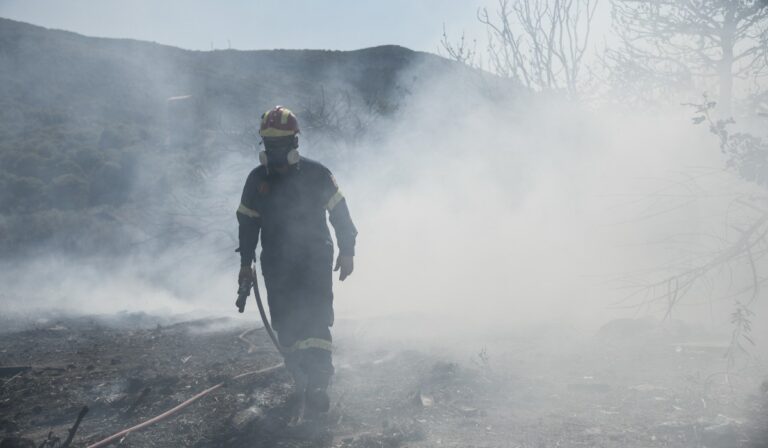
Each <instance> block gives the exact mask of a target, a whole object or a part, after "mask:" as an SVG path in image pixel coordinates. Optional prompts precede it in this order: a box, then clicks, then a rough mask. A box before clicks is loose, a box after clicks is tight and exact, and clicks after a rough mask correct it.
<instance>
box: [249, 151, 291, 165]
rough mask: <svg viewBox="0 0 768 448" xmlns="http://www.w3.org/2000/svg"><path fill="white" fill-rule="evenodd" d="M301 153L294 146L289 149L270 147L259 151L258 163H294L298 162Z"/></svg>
mask: <svg viewBox="0 0 768 448" xmlns="http://www.w3.org/2000/svg"><path fill="white" fill-rule="evenodd" d="M300 158H301V155H300V154H299V150H298V149H296V148H293V149H289V150H280V149H270V150H266V151H259V163H261V164H262V165H272V166H275V165H295V164H297V163H299V159H300Z"/></svg>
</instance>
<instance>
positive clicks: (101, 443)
mask: <svg viewBox="0 0 768 448" xmlns="http://www.w3.org/2000/svg"><path fill="white" fill-rule="evenodd" d="M281 367H283V363H280V364H278V365H275V366H272V367H267V368H266V369H261V370H254V371H251V372H245V373H241V374H240V375H237V376H234V377H232V379H231V380H238V379H240V378H244V377H246V376H251V375H260V374H263V373H270V372H274V371H276V370H277V369H279V368H281ZM231 380H230V381H231ZM223 386H224V382H221V383H219V384H217V385H215V386H212V387H209V388H208V389H205V390H204V391H202V392H200V393H199V394H197V395H195V396H194V397H192V398H190V399H188V400H187V401H185V402H183V403H181V404H179V405H177V406H176V407H174V408H171V409H169V410H167V411H165V412H163V413H162V414H160V415H158V416H156V417H153V418H151V419H149V420H146V421H144V422H143V423H139V424H138V425H136V426H132V427H130V428H128V429H124V430H122V431H120V432H118V433H116V434H113V435H111V436H109V437H107V438H106V439H104V440H100V441H98V442H96V443H94V444H91V445H88V446H87V447H86V448H100V447H103V446H107V445H109V444H110V443H112V442H114V441H116V440H118V439H120V438H121V437H123V436H126V435H128V433H131V432H134V431H139V430H142V429H144V428H146V427H148V426H150V425H153V424H155V423H157V422H159V421H162V420H165V419H166V418H168V417H170V416H172V415H173V414H176V413H177V412H179V411H181V410H182V409H184V408H186V407H187V406H189V405H190V404H192V403H194V402H195V401H197V400H199V399H201V398H203V397H204V396H206V395H208V394H209V393H211V392H213V391H215V390H216V389H219V388H221V387H223Z"/></svg>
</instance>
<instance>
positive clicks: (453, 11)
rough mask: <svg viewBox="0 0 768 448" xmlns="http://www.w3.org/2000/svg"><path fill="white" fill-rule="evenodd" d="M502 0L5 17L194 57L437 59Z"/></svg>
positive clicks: (195, 3)
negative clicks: (373, 51) (406, 52)
mask: <svg viewBox="0 0 768 448" xmlns="http://www.w3.org/2000/svg"><path fill="white" fill-rule="evenodd" d="M494 3H495V0H386V1H361V0H326V1H323V0H291V1H279V0H256V1H254V0H228V1H213V0H163V1H158V0H68V1H64V0H0V17H5V18H9V19H13V20H18V21H22V22H28V23H32V24H35V25H40V26H43V27H46V28H55V29H62V30H67V31H74V32H77V33H80V34H84V35H87V36H96V37H115V38H132V39H138V40H146V41H153V42H158V43H161V44H166V45H172V46H176V47H181V48H185V49H191V50H210V49H212V48H215V49H227V48H233V49H238V50H258V49H274V48H286V49H333V50H355V49H359V48H366V47H371V46H377V45H384V44H395V45H401V46H404V47H407V48H410V49H413V50H419V51H428V52H433V53H436V52H438V48H439V46H440V38H441V35H442V32H443V24H445V25H446V27H447V29H448V32H449V34H450V35H452V36H455V37H458V36H460V35H461V33H462V31H465V32H466V33H467V35H468V36H472V37H477V38H479V37H481V36H482V35H484V31H483V28H482V25H481V24H479V23H478V21H477V18H476V12H477V9H478V8H479V7H482V6H488V7H491V6H492V5H493V4H494Z"/></svg>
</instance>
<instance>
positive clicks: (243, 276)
mask: <svg viewBox="0 0 768 448" xmlns="http://www.w3.org/2000/svg"><path fill="white" fill-rule="evenodd" d="M246 280H248V281H250V282H253V269H252V268H251V267H250V266H240V273H239V274H238V275H237V284H238V286H239V285H242V284H243V282H244V281H246Z"/></svg>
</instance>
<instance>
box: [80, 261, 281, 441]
mask: <svg viewBox="0 0 768 448" xmlns="http://www.w3.org/2000/svg"><path fill="white" fill-rule="evenodd" d="M252 278H253V280H251V281H248V280H246V281H243V282H242V283H241V284H240V289H239V290H238V292H237V295H238V297H237V302H236V305H237V307H238V310H239V311H240V312H241V313H242V312H243V311H244V310H245V300H246V299H247V298H248V295H250V290H251V289H253V295H254V296H255V298H256V304H257V305H258V307H259V314H260V315H261V320H262V322H263V323H264V328H265V329H266V330H267V333H268V334H269V338H270V339H271V340H272V343H273V344H275V347H276V348H277V350H278V351H279V352H280V354H284V353H285V351H284V350H283V347H282V346H281V345H280V343H279V342H278V341H277V337H276V336H275V333H274V331H272V326H271V325H270V324H269V320H268V319H267V314H266V312H265V311H264V305H263V304H262V302H261V294H259V285H258V283H257V282H256V272H255V271H254V272H253V276H252ZM283 366H284V364H283V363H280V364H277V365H274V366H272V367H267V368H265V369H260V370H253V371H250V372H245V373H241V374H239V375H235V376H233V377H232V378H230V379H229V380H227V381H222V382H221V383H219V384H216V385H215V386H211V387H209V388H208V389H205V390H204V391H202V392H200V393H198V394H197V395H195V396H193V397H192V398H189V399H187V400H186V401H184V402H182V403H180V404H178V405H176V406H174V407H173V408H171V409H169V410H167V411H165V412H163V413H162V414H160V415H157V416H155V417H152V418H150V419H149V420H145V421H143V422H142V423H139V424H138V425H135V426H132V427H130V428H128V429H124V430H122V431H120V432H117V433H115V434H112V435H111V436H109V437H107V438H106V439H103V440H100V441H98V442H96V443H93V444H91V445H88V446H87V447H86V448H100V447H104V446H107V445H109V444H111V443H113V442H115V441H118V440H120V439H122V438H123V437H125V436H127V435H128V434H130V433H132V432H135V431H140V430H142V429H144V428H147V427H148V426H151V425H153V424H155V423H158V422H160V421H163V420H165V419H167V418H169V417H171V416H173V415H174V414H176V413H178V412H181V411H182V410H183V409H185V408H186V407H188V406H189V405H191V404H192V403H194V402H196V401H197V400H199V399H201V398H203V397H204V396H206V395H208V394H210V393H211V392H213V391H215V390H218V389H220V388H222V387H224V386H225V385H226V384H227V383H229V382H230V381H234V380H239V379H241V378H245V377H248V376H252V375H262V374H267V373H271V372H275V371H277V370H279V369H280V368H282V367H283Z"/></svg>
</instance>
